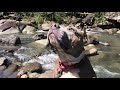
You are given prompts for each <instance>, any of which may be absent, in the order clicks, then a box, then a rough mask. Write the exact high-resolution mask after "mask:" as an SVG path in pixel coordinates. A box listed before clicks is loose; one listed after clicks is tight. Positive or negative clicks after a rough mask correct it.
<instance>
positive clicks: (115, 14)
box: [105, 12, 120, 22]
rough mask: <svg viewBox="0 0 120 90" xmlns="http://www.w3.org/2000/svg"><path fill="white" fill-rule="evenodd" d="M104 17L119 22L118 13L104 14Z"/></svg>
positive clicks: (119, 13) (119, 16) (119, 15)
mask: <svg viewBox="0 0 120 90" xmlns="http://www.w3.org/2000/svg"><path fill="white" fill-rule="evenodd" d="M105 17H106V18H109V19H113V20H117V22H120V12H106V14H105Z"/></svg>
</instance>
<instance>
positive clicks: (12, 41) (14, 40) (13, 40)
mask: <svg viewBox="0 0 120 90" xmlns="http://www.w3.org/2000/svg"><path fill="white" fill-rule="evenodd" d="M2 43H3V44H8V45H18V44H21V40H20V37H18V36H16V35H10V36H8V37H6V38H2Z"/></svg>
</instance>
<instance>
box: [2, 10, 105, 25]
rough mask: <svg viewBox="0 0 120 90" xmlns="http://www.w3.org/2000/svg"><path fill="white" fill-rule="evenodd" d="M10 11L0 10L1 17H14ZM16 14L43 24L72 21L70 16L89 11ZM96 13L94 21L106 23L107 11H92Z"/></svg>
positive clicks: (83, 14) (82, 15)
mask: <svg viewBox="0 0 120 90" xmlns="http://www.w3.org/2000/svg"><path fill="white" fill-rule="evenodd" d="M9 13H10V12H0V19H3V18H4V19H5V18H12V17H10V16H8V14H9ZM12 13H14V14H15V15H16V16H18V17H20V18H22V19H26V20H31V19H32V18H34V20H35V22H36V24H42V23H43V21H44V20H50V21H55V22H57V23H60V24H61V23H66V24H69V23H70V18H71V17H72V16H76V17H78V18H84V17H85V16H86V15H87V14H89V12H12ZM92 13H93V14H94V15H95V21H94V23H102V24H104V23H106V18H105V17H104V15H105V12H92Z"/></svg>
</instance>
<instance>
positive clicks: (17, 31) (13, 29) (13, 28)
mask: <svg viewBox="0 0 120 90" xmlns="http://www.w3.org/2000/svg"><path fill="white" fill-rule="evenodd" d="M19 32H20V31H19V30H18V28H17V27H11V28H9V29H7V30H5V31H3V32H0V35H4V34H16V33H19Z"/></svg>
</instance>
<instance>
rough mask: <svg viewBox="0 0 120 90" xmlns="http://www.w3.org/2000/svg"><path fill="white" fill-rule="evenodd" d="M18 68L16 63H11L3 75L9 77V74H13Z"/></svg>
mask: <svg viewBox="0 0 120 90" xmlns="http://www.w3.org/2000/svg"><path fill="white" fill-rule="evenodd" d="M16 69H17V65H16V64H11V65H9V66H8V68H7V69H5V70H4V72H3V75H4V76H7V77H8V76H9V75H11V74H12V73H13V72H14V71H15V70H16Z"/></svg>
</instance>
